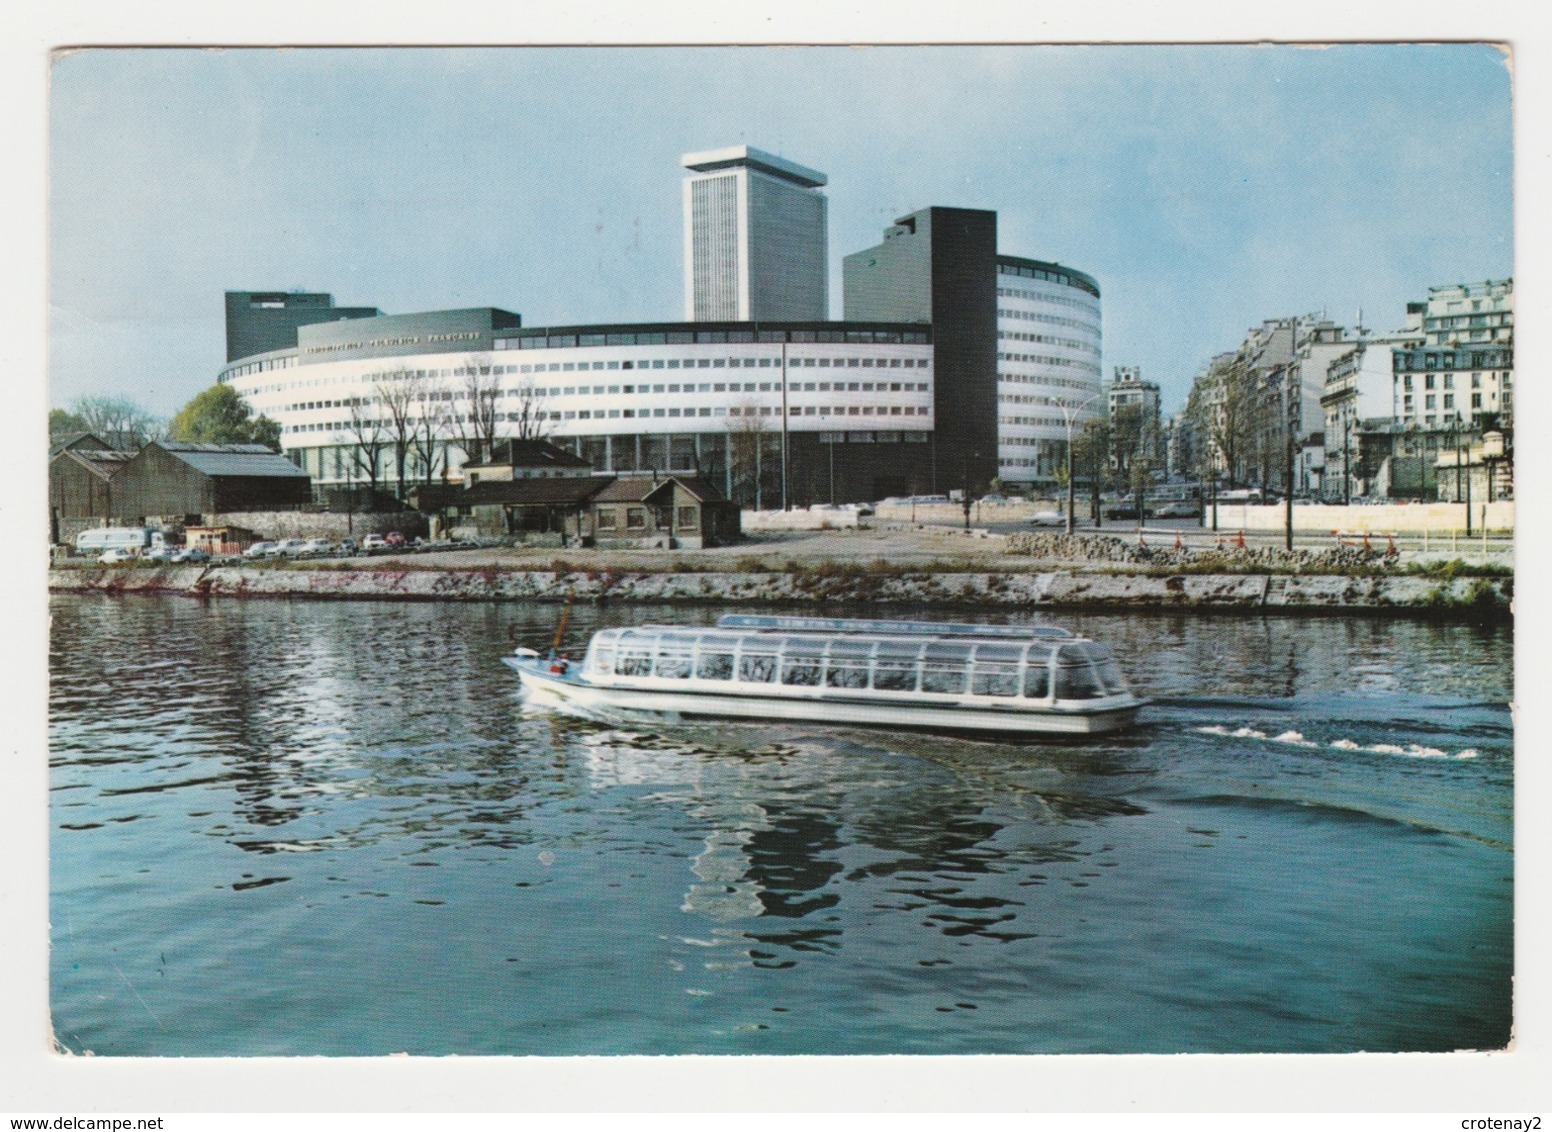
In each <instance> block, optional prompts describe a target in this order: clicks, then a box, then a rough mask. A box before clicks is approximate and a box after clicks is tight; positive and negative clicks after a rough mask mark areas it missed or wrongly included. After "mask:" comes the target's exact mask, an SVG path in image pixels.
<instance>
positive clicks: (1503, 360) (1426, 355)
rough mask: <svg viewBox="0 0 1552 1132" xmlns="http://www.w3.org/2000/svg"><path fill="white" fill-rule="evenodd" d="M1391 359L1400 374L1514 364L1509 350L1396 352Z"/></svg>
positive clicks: (1488, 367)
mask: <svg viewBox="0 0 1552 1132" xmlns="http://www.w3.org/2000/svg"><path fill="white" fill-rule="evenodd" d="M1391 358H1392V360H1393V364H1394V368H1395V370H1396V372H1398V373H1401V372H1405V371H1408V370H1410V371H1413V372H1416V371H1417V370H1425V369H1457V370H1458V369H1498V368H1501V367H1503V366H1509V365H1513V364H1514V363H1513V362H1512V361H1511V360H1510V359H1511V355H1510V352H1509V351H1508V350H1460V351H1454V350H1443V351H1436V350H1396V351H1394V352H1393V353H1392V354H1391Z"/></svg>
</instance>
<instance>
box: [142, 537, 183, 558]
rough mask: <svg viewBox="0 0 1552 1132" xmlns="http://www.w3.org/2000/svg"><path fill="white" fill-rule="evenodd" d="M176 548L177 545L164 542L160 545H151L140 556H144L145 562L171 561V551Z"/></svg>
mask: <svg viewBox="0 0 1552 1132" xmlns="http://www.w3.org/2000/svg"><path fill="white" fill-rule="evenodd" d="M177 549H178V547H176V546H169V545H167V544H166V543H165V542H164V543H162V544H161V545H160V546H153V547H152V548H151V549H150V550H148V551H146V552H145V553H144V554H142V555H141V556H140V557H141V558H144V559H145V560H146V561H147V562H171V561H172V556H173V552H174V551H176V550H177Z"/></svg>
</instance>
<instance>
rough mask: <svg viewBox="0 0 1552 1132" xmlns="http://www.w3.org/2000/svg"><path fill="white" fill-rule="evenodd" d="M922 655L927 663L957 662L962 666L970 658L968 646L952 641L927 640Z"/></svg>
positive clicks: (944, 663) (945, 663)
mask: <svg viewBox="0 0 1552 1132" xmlns="http://www.w3.org/2000/svg"><path fill="white" fill-rule="evenodd" d="M922 657H923V659H924V660H926V661H927V663H928V664H939V665H949V664H957V665H959V666H960V667H961V668H963V667H964V666H965V664H967V663H968V662H969V660H970V646H969V645H962V644H959V643H957V642H954V641H928V642H927V648H926V649H925V650H924V651H923V653H922Z"/></svg>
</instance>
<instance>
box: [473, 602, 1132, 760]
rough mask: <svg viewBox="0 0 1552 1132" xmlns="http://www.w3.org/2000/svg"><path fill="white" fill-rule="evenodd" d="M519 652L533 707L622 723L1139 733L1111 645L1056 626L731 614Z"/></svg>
mask: <svg viewBox="0 0 1552 1132" xmlns="http://www.w3.org/2000/svg"><path fill="white" fill-rule="evenodd" d="M559 636H560V634H558V633H557V649H552V650H551V651H550V652H549V654H547V655H546V654H541V653H540V652H539V651H538V650H536V649H531V648H520V649H518V650H517V651H516V652H515V653H514V654H512V655H510V656H505V657H503V658H502V660H503V661H504V662H505V663H506V664H508V665H510V666H511V667H512V668H514V669H515V670H516V671H517V672H518V674H519V676H520V678H521V682H522V694H523V696H524V697H525V699H526V700H527V702H528V703H530V704H532V705H534V706H536V707H544V708H549V709H553V710H557V711H561V712H565V713H568V714H572V715H580V716H584V717H587V718H594V719H604V720H610V721H618V720H621V719H626V720H632V719H635V720H641V719H663V718H667V719H696V718H699V719H733V720H738V719H744V720H758V721H762V722H778V721H780V722H800V721H801V722H813V723H833V724H848V725H864V726H874V727H895V728H913V729H921V730H929V731H942V732H967V733H986V734H992V733H997V734H1008V735H1095V734H1099V733H1102V732H1106V731H1114V730H1118V729H1120V728H1123V727H1127V726H1129V725H1130V724H1131V723H1132V721H1133V720H1134V719H1135V717H1136V715H1137V709H1138V708H1140V707H1142V706H1143V705H1144V704H1145V703H1147V701H1146V700H1144V699H1142V698H1140V697H1138V696H1135V695H1133V694H1132V692H1131V690H1130V689H1129V688H1128V687H1127V683H1126V680H1125V678H1124V677H1123V676H1122V675H1121V672H1120V669H1119V668H1118V667H1117V666H1116V663H1115V660H1114V659H1113V658H1112V656H1111V654H1110V650H1109V648H1107V647H1106V646H1104V645H1102V644H1098V643H1096V642H1094V641H1090V640H1087V639H1085V638H1083V637H1079V636H1076V635H1074V634H1072V633H1069V632H1067V631H1066V630H1065V629H1057V628H1054V627H1051V626H1045V625H1031V626H1012V625H972V624H954V623H945V622H935V621H883V620H865V621H861V620H843V619H839V618H829V617H766V616H751V615H746V614H730V615H728V616H725V617H723V618H722V619H721V620H719V621H718V622H717V624H716V626H715V627H705V628H695V627H688V626H682V625H679V626H676V625H641V626H634V627H631V628H618V629H603V630H600V631H599V632H597V633H595V634H594V635H593V638H592V640H591V641H590V642H589V643H588V647H587V654H586V656H585V657H584V658H583V659H582V661H581V662H580V663H575V662H572V661H570V660H568V659H566V658H565V657H564V656H562V655H561V654H560V653H559V652H558V638H559Z"/></svg>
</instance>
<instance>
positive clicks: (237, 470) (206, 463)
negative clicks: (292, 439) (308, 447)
mask: <svg viewBox="0 0 1552 1132" xmlns="http://www.w3.org/2000/svg"><path fill="white" fill-rule="evenodd" d="M157 447H159V448H161V449H162V451H164V452H166V453H168V454H169V455H171V456H174V457H176V458H177V459H179V460H182V461H183V462H184V463H185V464H187V465H189V467H191V468H193V469H194V470H195V471H197V472H199V473H201V474H202V475H207V476H212V477H217V478H219V477H223V476H274V477H291V478H297V477H300V478H303V479H306V478H307V473H306V472H304V471H302V469H301V468H298V467H297V466H296V465H295V464H293V463H292V462H291V461H290V460H288V459H286V458H285V457H284V456H282V455H280V454H279V453H276V452H272V451H270V450H269V449H268V448H266V447H264V445H262V444H185V443H181V442H178V441H170V440H169V441H161V442H159V443H158V444H157Z"/></svg>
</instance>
